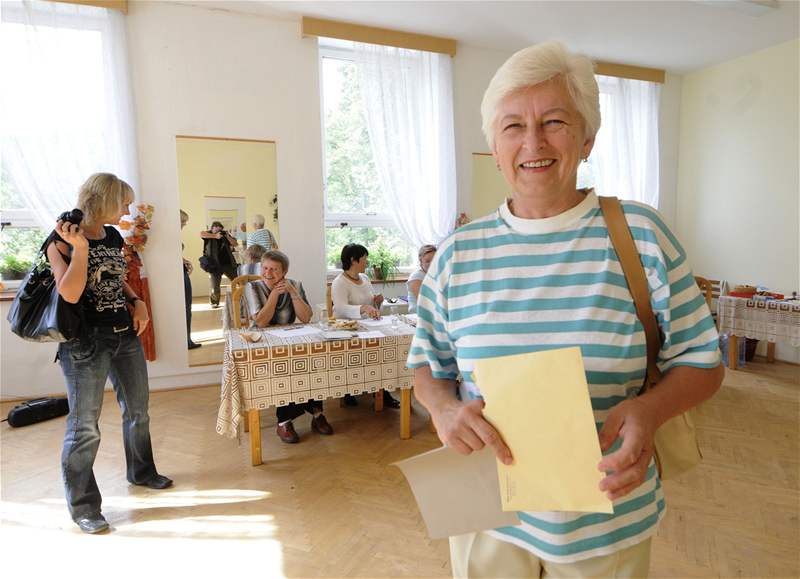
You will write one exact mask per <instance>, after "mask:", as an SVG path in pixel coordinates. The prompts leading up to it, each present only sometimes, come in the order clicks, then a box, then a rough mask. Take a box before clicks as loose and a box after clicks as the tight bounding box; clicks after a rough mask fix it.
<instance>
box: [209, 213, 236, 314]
mask: <svg viewBox="0 0 800 579" xmlns="http://www.w3.org/2000/svg"><path fill="white" fill-rule="evenodd" d="M200 237H202V238H203V255H204V256H206V257H208V258H209V260H210V261H211V263H212V264H213V269H211V270H210V271H209V272H208V279H209V281H210V282H211V293H210V294H209V296H208V298H209V301H210V302H211V307H213V308H218V307H219V294H220V290H219V286H220V283H222V276H223V275H225V277H227V278H228V279H229V280H230V281H233V279H234V278H235V277H236V258H235V257H234V256H233V249H232V248H234V247H236V246H237V245H238V244H239V242H238V241H236V238H235V237H233V236H232V235H231V234H230V233H228V232H227V231H225V226H224V225H223V224H222V223H221V222H219V221H215V222H214V223H212V224H211V229H209V230H208V231H201V232H200Z"/></svg>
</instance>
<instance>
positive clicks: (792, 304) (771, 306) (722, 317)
mask: <svg viewBox="0 0 800 579" xmlns="http://www.w3.org/2000/svg"><path fill="white" fill-rule="evenodd" d="M717 319H718V321H719V331H720V333H727V334H728V367H729V368H730V369H732V370H735V369H736V368H737V367H738V356H737V353H738V350H739V348H738V345H739V344H738V338H743V337H747V338H754V339H757V340H766V341H767V362H774V361H775V343H776V342H788V343H789V344H791V345H792V346H795V347H797V346H800V302H797V301H779V300H759V299H747V298H737V297H732V296H720V298H719V302H718V305H717Z"/></svg>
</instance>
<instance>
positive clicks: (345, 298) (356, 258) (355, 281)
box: [331, 243, 400, 408]
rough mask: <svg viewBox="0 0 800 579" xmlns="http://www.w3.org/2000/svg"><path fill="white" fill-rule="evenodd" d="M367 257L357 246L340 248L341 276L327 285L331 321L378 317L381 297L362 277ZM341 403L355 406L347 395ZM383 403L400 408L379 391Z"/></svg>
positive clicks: (365, 278)
mask: <svg viewBox="0 0 800 579" xmlns="http://www.w3.org/2000/svg"><path fill="white" fill-rule="evenodd" d="M368 256H369V252H368V251H367V248H366V247H364V246H363V245H359V244H358V243H348V244H347V245H345V246H344V247H343V248H342V273H340V274H339V275H338V276H336V279H334V280H333V283H332V284H331V299H332V300H333V315H334V317H336V318H349V319H355V320H357V319H360V318H363V317H368V318H373V319H378V318H380V317H381V311H380V307H381V304H382V303H383V295H382V294H376V293H375V290H373V288H372V284H371V283H370V281H369V278H368V277H367V276H366V275H365V274H364V271H365V270H366V269H367V257H368ZM344 402H345V404H346V405H348V406H355V405H356V404H358V403H357V402H356V399H355V398H354V397H353V396H350V395H349V394H348V395H347V396H345V399H344ZM383 403H384V404H385V405H386V406H388V407H390V408H400V401H399V400H397V399H395V398H393V397H392V395H391V394H389V392H387V391H386V390H384V391H383Z"/></svg>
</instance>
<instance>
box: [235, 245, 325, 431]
mask: <svg viewBox="0 0 800 579" xmlns="http://www.w3.org/2000/svg"><path fill="white" fill-rule="evenodd" d="M288 272H289V258H288V257H287V256H286V254H284V253H283V252H281V251H277V250H273V251H267V252H266V253H265V254H264V255H263V257H262V258H261V280H259V281H254V282H250V283H249V284H247V286H245V297H246V299H247V307H248V309H249V311H250V316H251V319H252V320H253V325H255V326H256V327H258V328H266V327H267V326H282V325H286V324H292V323H294V322H295V320H299V321H301V322H303V323H304V324H305V323H308V321H309V320H310V319H311V313H312V312H311V306H309V305H308V299H307V298H306V292H305V291H304V290H303V284H302V283H300V282H298V281H295V280H291V279H289V278H287V277H286V274H287V273H288ZM304 412H308V413H309V414H311V415H312V419H311V429H312V430H314V431H315V432H318V433H319V434H324V435H330V434H333V428H331V425H330V424H328V421H327V420H326V419H325V415H324V414H322V402H320V401H319V400H309V401H308V402H306V403H305V404H294V403H292V404H289V405H288V406H279V407H278V408H276V415H277V417H278V426H277V428H276V432H277V434H278V437H279V438H280V439H281V440H282V441H283V442H286V443H288V444H294V443H297V442H300V437H299V436H298V435H297V432H296V431H295V429H294V424H293V423H292V421H293V420H294V419H295V418H298V417H300V416H302V415H303V413H304Z"/></svg>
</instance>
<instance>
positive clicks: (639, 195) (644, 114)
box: [589, 75, 661, 208]
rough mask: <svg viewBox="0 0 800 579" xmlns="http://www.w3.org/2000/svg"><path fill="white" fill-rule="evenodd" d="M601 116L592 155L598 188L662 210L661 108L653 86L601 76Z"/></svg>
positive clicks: (651, 84)
mask: <svg viewBox="0 0 800 579" xmlns="http://www.w3.org/2000/svg"><path fill="white" fill-rule="evenodd" d="M597 82H598V85H599V86H600V109H601V114H602V117H603V121H602V125H601V127H600V131H599V132H598V133H597V139H596V141H595V145H594V150H593V151H592V154H591V156H590V157H589V164H590V165H591V169H592V171H591V172H592V173H593V174H594V186H595V189H596V190H597V193H598V194H600V195H614V196H617V197H619V198H621V199H631V200H634V201H641V202H642V203H647V204H648V205H651V206H652V207H655V208H658V195H659V163H658V106H659V98H660V93H661V85H660V84H658V83H655V82H646V81H641V80H629V79H622V78H617V77H611V76H599V75H598V76H597Z"/></svg>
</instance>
